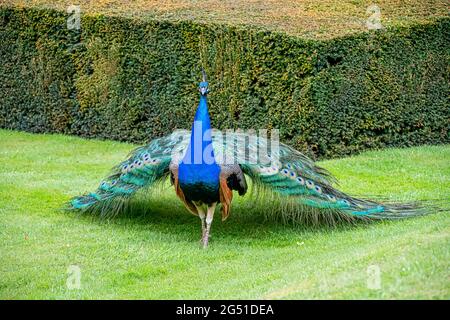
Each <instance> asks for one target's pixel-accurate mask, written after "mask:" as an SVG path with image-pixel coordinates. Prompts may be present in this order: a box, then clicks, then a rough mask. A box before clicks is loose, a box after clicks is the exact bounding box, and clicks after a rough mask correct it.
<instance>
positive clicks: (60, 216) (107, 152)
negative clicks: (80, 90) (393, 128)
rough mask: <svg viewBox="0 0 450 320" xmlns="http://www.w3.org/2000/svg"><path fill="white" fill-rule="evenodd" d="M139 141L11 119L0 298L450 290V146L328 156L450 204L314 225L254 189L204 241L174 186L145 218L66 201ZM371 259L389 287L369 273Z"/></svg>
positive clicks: (345, 168) (0, 197)
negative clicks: (283, 218)
mask: <svg viewBox="0 0 450 320" xmlns="http://www.w3.org/2000/svg"><path fill="white" fill-rule="evenodd" d="M132 147H133V146H132V145H130V144H125V143H117V142H110V141H94V140H90V141H89V140H83V139H80V138H75V137H67V136H62V135H34V134H28V133H19V132H13V131H6V130H0V164H1V166H0V298H2V299H17V298H24V299H44V298H49V299H74V298H82V299H87V298H102V299H103V298H131V299H135V298H146V299H165V298H168V299H184V298H193V299H196V298H206V299H214V298H250V299H253V298H274V299H277V298H281V299H292V298H313V299H314V298H332V299H335V298H345V299H347V298H350V299H355V298H375V299H377V298H383V299H385V298H387V299H392V298H394V299H395V298H406V299H411V298H412V299H414V298H426V299H429V298H440V299H449V298H450V282H449V276H450V272H449V261H450V246H449V245H450V218H449V210H448V209H449V202H450V201H449V200H450V198H449V194H450V146H448V145H447V146H425V147H419V148H410V149H391V150H384V151H376V152H375V151H373V152H366V153H364V154H362V155H359V156H355V157H352V158H346V159H340V160H332V161H325V162H322V165H323V166H325V167H326V168H328V169H329V170H331V171H332V172H333V173H334V174H335V175H336V176H337V177H338V178H339V179H340V180H341V188H342V189H343V190H344V191H347V192H351V193H353V194H358V195H368V194H372V195H373V194H376V195H379V196H382V197H384V198H390V199H395V200H417V199H440V200H443V201H440V204H441V206H444V207H446V208H447V210H446V211H443V212H440V213H438V214H432V215H429V216H426V217H422V218H416V219H410V220H403V221H397V222H381V223H373V224H368V225H367V224H364V225H362V224H361V225H358V226H340V227H337V228H327V227H316V228H305V227H302V226H290V225H289V226H286V225H282V224H280V223H276V222H271V221H264V219H263V218H262V216H263V212H264V206H261V205H259V206H258V205H257V204H255V203H252V202H251V201H250V200H249V201H245V199H244V201H238V202H237V203H235V205H234V207H233V211H232V215H231V217H230V218H229V219H228V220H227V221H226V222H224V223H222V222H221V221H220V219H216V220H215V221H214V224H213V229H212V239H211V243H210V247H209V248H208V249H207V250H203V249H201V248H200V246H199V244H198V240H199V238H200V224H199V220H198V218H196V217H194V216H192V215H191V214H189V213H187V212H186V211H185V209H184V208H183V207H182V205H181V204H180V202H179V201H178V200H177V199H176V197H175V195H174V194H173V192H172V189H171V188H170V186H167V189H166V190H164V191H163V192H162V193H160V194H156V195H153V196H152V201H151V205H150V206H149V207H148V211H147V212H146V214H145V215H142V214H141V215H139V216H138V217H131V216H126V217H118V218H116V219H115V220H111V221H102V220H99V219H98V218H95V217H90V216H79V215H76V214H74V213H70V212H62V211H61V210H59V208H60V207H61V206H62V205H63V204H64V202H65V201H67V200H68V199H69V198H70V197H71V196H73V195H77V194H79V193H82V192H84V191H87V190H91V189H93V188H95V187H96V186H97V185H98V182H99V181H100V179H101V178H102V177H103V176H104V175H105V174H107V173H108V171H109V168H110V167H111V166H113V165H114V164H115V163H116V162H118V161H120V160H121V159H123V158H124V157H125V156H126V155H127V153H128V151H129V150H130V149H131V148H132ZM236 199H237V198H236ZM247 200H248V199H247ZM71 265H76V266H78V267H79V268H80V270H81V281H80V284H81V287H80V289H72V290H71V289H68V288H67V286H66V281H67V277H68V273H67V271H68V268H69V266H71ZM372 265H375V266H376V267H375V268H379V270H380V272H381V283H380V288H379V289H374V288H369V287H368V285H367V281H368V279H372V278H370V277H369V276H368V271H367V270H368V268H369V266H372ZM369 273H370V272H369Z"/></svg>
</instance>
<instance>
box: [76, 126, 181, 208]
mask: <svg viewBox="0 0 450 320" xmlns="http://www.w3.org/2000/svg"><path fill="white" fill-rule="evenodd" d="M183 134H184V133H182V134H180V133H179V132H174V133H173V134H171V135H168V136H165V137H162V138H159V139H155V140H153V141H152V142H151V143H149V144H148V145H147V146H144V147H139V148H137V149H135V150H133V151H132V152H131V153H130V154H129V155H128V158H127V159H126V160H125V161H123V162H121V163H120V164H118V165H117V166H115V167H114V168H113V169H112V170H111V173H110V175H109V176H108V177H107V178H106V179H104V180H103V181H102V182H101V183H100V186H99V187H98V188H97V190H96V191H95V192H91V193H87V194H84V195H82V196H79V197H75V198H73V199H71V200H70V202H69V207H70V208H71V209H79V210H82V211H98V212H100V214H101V215H102V216H108V217H109V216H114V215H116V214H118V213H119V212H120V211H121V210H122V209H123V207H124V206H125V205H126V204H127V202H128V201H129V199H130V198H131V197H132V196H134V195H135V193H136V192H137V191H138V190H141V189H145V188H147V189H148V188H152V187H158V186H160V185H161V183H160V182H164V181H165V180H166V178H167V177H168V174H169V164H170V162H171V159H172V152H173V151H174V147H175V146H176V145H177V144H178V142H179V141H180V140H182V139H183V138H184V137H183Z"/></svg>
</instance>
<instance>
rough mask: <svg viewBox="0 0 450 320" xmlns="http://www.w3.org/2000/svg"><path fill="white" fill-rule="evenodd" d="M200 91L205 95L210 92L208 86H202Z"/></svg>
mask: <svg viewBox="0 0 450 320" xmlns="http://www.w3.org/2000/svg"><path fill="white" fill-rule="evenodd" d="M200 93H201V94H202V96H204V95H205V94H206V93H208V88H206V87H201V88H200Z"/></svg>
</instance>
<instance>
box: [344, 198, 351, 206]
mask: <svg viewBox="0 0 450 320" xmlns="http://www.w3.org/2000/svg"><path fill="white" fill-rule="evenodd" d="M342 203H344V204H345V205H346V206H349V205H350V202H349V201H348V200H347V199H342Z"/></svg>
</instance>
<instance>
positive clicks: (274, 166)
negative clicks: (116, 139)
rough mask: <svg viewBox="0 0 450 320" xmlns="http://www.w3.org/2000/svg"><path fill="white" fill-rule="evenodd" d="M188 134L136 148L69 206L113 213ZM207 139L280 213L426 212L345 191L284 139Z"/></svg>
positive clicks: (162, 172)
mask: <svg viewBox="0 0 450 320" xmlns="http://www.w3.org/2000/svg"><path fill="white" fill-rule="evenodd" d="M189 139H190V132H189V131H186V130H178V131H175V132H174V133H172V134H171V135H168V136H165V137H162V138H159V139H155V140H153V141H152V142H151V143H149V144H148V145H147V146H144V147H140V148H137V149H136V150H134V151H133V152H132V153H131V154H130V156H129V158H128V159H127V160H125V161H124V162H122V163H120V164H119V165H118V166H116V167H115V168H113V171H112V173H111V175H110V176H109V177H108V178H107V179H105V180H104V181H103V182H102V183H101V184H100V186H99V187H98V189H97V190H96V191H95V192H92V193H88V194H85V195H83V196H80V197H76V198H74V199H72V200H71V202H70V206H71V207H72V208H74V209H82V210H87V209H93V208H98V209H100V212H101V214H102V215H114V214H116V213H118V212H119V211H120V209H121V206H123V204H125V203H126V202H127V201H128V200H129V199H130V198H131V196H133V195H134V194H135V193H136V191H137V190H139V189H142V188H149V187H152V186H156V185H157V183H158V182H159V181H164V180H165V178H167V177H168V176H169V166H170V164H171V162H172V161H174V162H177V161H180V159H181V158H182V157H183V155H184V153H185V152H186V149H187V146H188V143H189ZM212 139H213V146H214V153H215V155H216V158H217V161H218V162H219V163H220V162H221V161H225V162H227V161H230V159H231V161H233V162H235V163H237V164H239V166H240V167H241V169H242V171H243V173H244V174H245V175H246V176H247V177H248V178H250V179H251V180H252V182H253V186H254V187H253V188H252V190H253V191H257V190H264V193H265V194H266V195H267V194H272V195H273V197H274V199H276V201H274V202H273V204H274V205H273V206H272V209H271V210H272V211H274V212H278V213H279V214H280V215H284V218H288V219H289V218H294V217H297V218H299V219H297V220H300V221H307V222H311V221H313V222H314V221H316V220H318V217H322V220H325V221H334V220H335V219H345V220H352V219H355V218H365V219H367V218H369V219H398V218H405V217H410V216H417V215H422V214H424V213H426V210H425V209H421V208H417V207H416V206H415V205H412V204H411V205H409V204H405V205H401V204H399V205H395V204H383V203H378V202H375V201H371V200H362V199H357V198H354V197H352V196H349V195H347V194H345V193H343V192H341V191H339V190H337V189H336V188H334V187H333V184H334V183H335V182H336V179H335V178H334V177H333V176H332V175H331V174H330V173H329V172H328V171H327V170H325V169H323V168H321V167H319V166H317V165H315V163H314V162H313V161H312V160H310V159H309V158H308V157H306V156H305V155H303V154H302V153H300V152H298V151H296V150H294V149H292V148H291V147H289V146H287V145H285V144H282V143H280V144H279V148H278V149H277V150H271V148H270V146H271V141H270V140H269V139H267V138H265V137H260V136H257V135H249V134H245V133H239V132H225V133H222V132H220V131H218V130H213V133H212ZM261 149H262V150H268V152H260V150H261Z"/></svg>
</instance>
